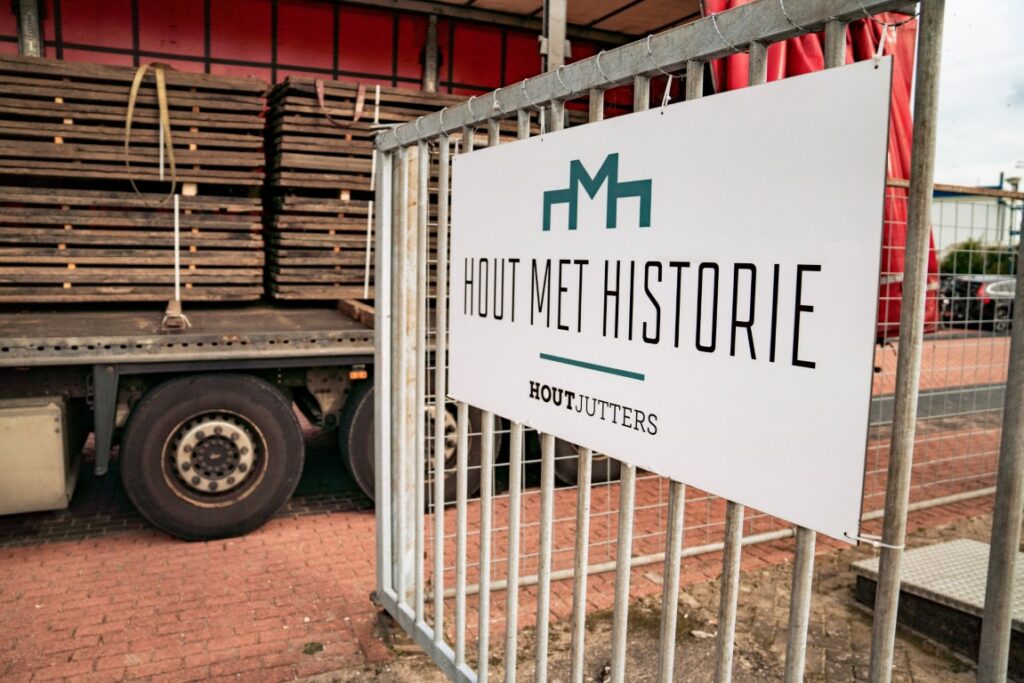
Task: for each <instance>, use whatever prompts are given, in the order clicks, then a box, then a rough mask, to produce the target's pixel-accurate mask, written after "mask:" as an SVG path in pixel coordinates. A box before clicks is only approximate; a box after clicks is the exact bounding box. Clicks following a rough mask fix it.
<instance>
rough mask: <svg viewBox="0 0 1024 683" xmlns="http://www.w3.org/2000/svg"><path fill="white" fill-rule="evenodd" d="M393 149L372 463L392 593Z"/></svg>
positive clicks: (383, 240)
mask: <svg viewBox="0 0 1024 683" xmlns="http://www.w3.org/2000/svg"><path fill="white" fill-rule="evenodd" d="M393 160H394V152H386V153H383V154H381V155H380V158H379V162H378V164H377V180H376V188H377V189H376V195H377V196H376V202H375V203H376V205H377V215H376V221H377V225H376V244H375V245H374V246H375V254H374V275H375V280H374V291H375V293H376V295H377V296H378V297H380V299H381V301H383V302H386V303H385V305H383V306H381V307H380V309H379V310H378V311H377V313H376V320H375V327H376V334H375V335H374V353H375V355H376V357H377V358H378V359H380V360H381V361H382V362H379V363H377V364H375V366H374V378H373V381H374V384H375V386H376V388H375V390H374V392H373V412H374V416H375V420H374V429H373V453H374V456H373V462H374V469H375V471H376V472H379V473H381V476H378V477H376V478H375V480H374V494H375V495H374V497H375V500H376V505H375V506H374V510H375V516H376V527H377V544H376V546H377V547H376V556H377V582H376V583H377V591H378V592H380V593H382V594H386V593H391V592H393V588H392V580H391V579H392V576H391V557H392V539H393V537H392V535H391V534H390V533H386V532H385V530H387V531H390V529H391V523H392V519H391V496H390V490H391V476H390V474H391V439H390V435H391V427H390V425H391V391H390V388H391V363H390V362H389V361H390V358H391V306H390V303H389V302H390V301H391V220H392V215H393V212H392V203H391V183H392V171H391V168H392V164H393Z"/></svg>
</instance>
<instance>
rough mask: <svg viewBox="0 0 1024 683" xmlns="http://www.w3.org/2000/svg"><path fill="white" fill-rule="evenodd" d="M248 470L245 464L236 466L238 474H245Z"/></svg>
mask: <svg viewBox="0 0 1024 683" xmlns="http://www.w3.org/2000/svg"><path fill="white" fill-rule="evenodd" d="M248 469H249V466H248V465H246V464H245V463H244V462H243V463H241V464H240V465H239V466H238V471H239V472H242V473H245V472H246V471H248Z"/></svg>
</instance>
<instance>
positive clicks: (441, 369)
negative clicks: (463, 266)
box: [433, 134, 450, 644]
mask: <svg viewBox="0 0 1024 683" xmlns="http://www.w3.org/2000/svg"><path fill="white" fill-rule="evenodd" d="M449 142H450V141H449V139H448V136H447V135H443V134H442V135H439V136H437V144H438V150H439V151H438V159H437V267H436V279H437V302H436V316H437V317H436V322H435V323H434V330H435V337H434V580H433V587H434V643H435V644H440V643H442V642H443V641H444V504H445V496H444V480H445V460H446V458H445V455H446V452H447V443H446V438H445V437H446V436H447V434H446V433H445V431H446V430H445V423H446V422H447V420H446V417H447V407H446V405H447V404H446V398H447V396H448V173H449V169H448V164H449V162H450V158H449V154H450V152H449Z"/></svg>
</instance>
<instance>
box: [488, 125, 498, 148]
mask: <svg viewBox="0 0 1024 683" xmlns="http://www.w3.org/2000/svg"><path fill="white" fill-rule="evenodd" d="M500 142H501V119H488V121H487V146H488V147H497V146H498V144H499V143H500Z"/></svg>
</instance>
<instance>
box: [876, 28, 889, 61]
mask: <svg viewBox="0 0 1024 683" xmlns="http://www.w3.org/2000/svg"><path fill="white" fill-rule="evenodd" d="M888 37H889V25H888V24H882V34H881V35H880V36H878V47H877V48H876V49H875V56H874V60H875V68H876V69H877V68H878V60H879V59H881V58H882V52H883V51H884V50H885V39H886V38H888Z"/></svg>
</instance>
